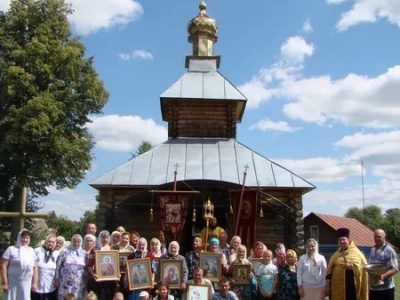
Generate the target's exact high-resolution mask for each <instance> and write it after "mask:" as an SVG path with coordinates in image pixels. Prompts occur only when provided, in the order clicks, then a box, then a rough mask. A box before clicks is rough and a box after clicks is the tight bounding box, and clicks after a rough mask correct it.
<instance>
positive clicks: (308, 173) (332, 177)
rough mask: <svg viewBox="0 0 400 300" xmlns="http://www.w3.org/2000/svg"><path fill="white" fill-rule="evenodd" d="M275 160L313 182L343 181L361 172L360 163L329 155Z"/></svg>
mask: <svg viewBox="0 0 400 300" xmlns="http://www.w3.org/2000/svg"><path fill="white" fill-rule="evenodd" d="M274 161H275V162H276V163H278V164H280V165H282V166H284V167H287V168H288V169H289V170H291V171H292V172H294V173H295V174H297V175H299V176H301V177H303V178H304V179H306V180H308V181H310V182H312V183H330V182H341V181H344V180H345V179H346V178H348V177H350V176H355V175H359V174H360V166H359V165H357V164H354V163H353V164H351V163H343V162H341V161H340V160H338V159H334V158H329V157H314V158H308V159H299V160H295V159H275V160H274Z"/></svg>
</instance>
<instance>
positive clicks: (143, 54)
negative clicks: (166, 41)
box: [132, 50, 154, 60]
mask: <svg viewBox="0 0 400 300" xmlns="http://www.w3.org/2000/svg"><path fill="white" fill-rule="evenodd" d="M132 56H133V58H140V59H143V60H153V59H154V57H153V54H151V53H150V52H149V51H146V50H135V51H133V53H132Z"/></svg>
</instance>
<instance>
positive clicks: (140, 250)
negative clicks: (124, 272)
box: [125, 237, 156, 300]
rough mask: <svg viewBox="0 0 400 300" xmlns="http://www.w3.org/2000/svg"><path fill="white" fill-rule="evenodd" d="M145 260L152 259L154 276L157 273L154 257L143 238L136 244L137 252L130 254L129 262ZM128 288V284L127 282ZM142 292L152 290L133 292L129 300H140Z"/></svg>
mask: <svg viewBox="0 0 400 300" xmlns="http://www.w3.org/2000/svg"><path fill="white" fill-rule="evenodd" d="M143 258H149V259H150V264H151V270H152V273H153V274H154V273H155V272H156V264H155V261H154V255H153V254H152V253H151V252H149V251H148V250H147V240H146V239H145V238H143V237H141V238H139V239H138V241H137V242H136V250H135V252H133V253H131V254H129V256H128V260H132V259H143ZM125 277H127V276H125ZM126 286H128V284H127V282H126ZM142 291H146V292H148V293H150V292H151V289H147V290H135V291H132V292H130V293H129V296H128V300H139V295H140V292H142Z"/></svg>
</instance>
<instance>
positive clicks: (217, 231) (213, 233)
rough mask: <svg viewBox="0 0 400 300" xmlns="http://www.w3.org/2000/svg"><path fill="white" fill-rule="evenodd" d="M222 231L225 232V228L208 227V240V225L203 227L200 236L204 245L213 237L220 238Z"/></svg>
mask: <svg viewBox="0 0 400 300" xmlns="http://www.w3.org/2000/svg"><path fill="white" fill-rule="evenodd" d="M222 232H225V230H224V229H223V228H221V227H218V226H217V227H215V228H214V229H211V228H208V237H207V241H206V234H207V227H205V228H203V229H202V230H201V232H200V238H201V240H202V241H203V245H205V244H206V243H207V244H208V241H209V240H210V239H211V238H213V237H215V238H217V239H219V234H220V233H222Z"/></svg>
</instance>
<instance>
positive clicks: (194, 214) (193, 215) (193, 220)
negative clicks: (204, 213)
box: [192, 208, 196, 223]
mask: <svg viewBox="0 0 400 300" xmlns="http://www.w3.org/2000/svg"><path fill="white" fill-rule="evenodd" d="M192 222H193V223H196V209H195V208H193V214H192Z"/></svg>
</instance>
